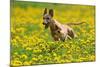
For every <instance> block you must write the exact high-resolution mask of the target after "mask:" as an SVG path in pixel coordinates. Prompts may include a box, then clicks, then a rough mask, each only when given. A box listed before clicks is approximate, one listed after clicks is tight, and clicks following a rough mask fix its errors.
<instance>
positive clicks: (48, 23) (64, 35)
mask: <svg viewBox="0 0 100 67" xmlns="http://www.w3.org/2000/svg"><path fill="white" fill-rule="evenodd" d="M53 16H54V11H53V9H49V12H48V13H47V8H45V10H44V13H43V25H44V26H45V29H47V28H48V27H50V31H51V35H52V37H53V39H54V40H55V41H65V40H67V39H72V38H75V37H77V36H76V34H75V32H74V30H73V29H72V28H71V27H70V26H71V25H79V24H82V23H84V22H79V23H68V24H65V25H64V24H61V23H59V22H58V21H56V20H55V19H53Z"/></svg>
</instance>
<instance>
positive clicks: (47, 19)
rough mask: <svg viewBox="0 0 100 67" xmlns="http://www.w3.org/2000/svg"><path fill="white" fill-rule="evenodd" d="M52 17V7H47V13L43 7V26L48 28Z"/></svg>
mask: <svg viewBox="0 0 100 67" xmlns="http://www.w3.org/2000/svg"><path fill="white" fill-rule="evenodd" d="M52 17H53V9H49V12H48V13H47V8H45V10H44V13H43V25H45V28H48V27H49V25H50V22H52Z"/></svg>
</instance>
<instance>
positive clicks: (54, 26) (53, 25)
mask: <svg viewBox="0 0 100 67" xmlns="http://www.w3.org/2000/svg"><path fill="white" fill-rule="evenodd" d="M58 25H60V24H59V23H58V22H57V21H56V20H55V19H52V20H51V22H50V30H51V32H54V31H56V30H57V27H56V26H58Z"/></svg>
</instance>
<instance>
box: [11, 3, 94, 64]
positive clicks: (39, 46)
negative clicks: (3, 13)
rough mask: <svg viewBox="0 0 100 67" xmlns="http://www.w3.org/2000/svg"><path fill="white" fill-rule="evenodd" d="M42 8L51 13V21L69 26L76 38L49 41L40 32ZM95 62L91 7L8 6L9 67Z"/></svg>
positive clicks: (92, 8)
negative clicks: (9, 13) (9, 25)
mask: <svg viewBox="0 0 100 67" xmlns="http://www.w3.org/2000/svg"><path fill="white" fill-rule="evenodd" d="M44 8H48V9H49V8H53V9H54V12H55V13H54V18H55V19H56V20H58V21H59V22H61V23H62V24H66V23H68V22H81V21H85V23H84V24H81V25H78V26H72V28H73V29H74V30H75V32H76V34H77V36H78V37H77V38H74V39H72V40H66V41H65V42H61V41H57V42H55V41H53V39H52V37H51V34H50V30H49V29H44V26H43V24H42V23H43V17H42V16H43V11H44ZM88 61H89V62H90V61H95V6H89V5H71V4H67V5H65V4H56V3H53V4H50V3H34V2H33V3H32V2H15V3H14V4H11V66H22V65H39V64H55V63H73V62H88Z"/></svg>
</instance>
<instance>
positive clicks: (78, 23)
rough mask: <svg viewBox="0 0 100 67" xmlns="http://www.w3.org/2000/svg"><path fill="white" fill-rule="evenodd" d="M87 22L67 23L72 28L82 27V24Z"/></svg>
mask: <svg viewBox="0 0 100 67" xmlns="http://www.w3.org/2000/svg"><path fill="white" fill-rule="evenodd" d="M83 23H85V22H77V23H67V25H68V26H71V25H80V24H83Z"/></svg>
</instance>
